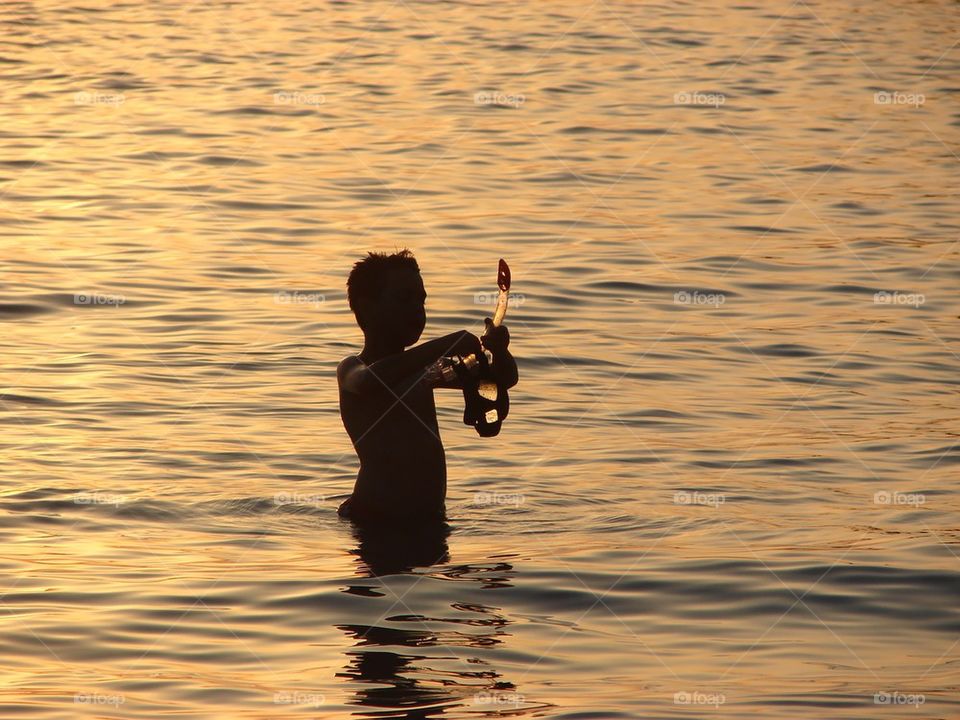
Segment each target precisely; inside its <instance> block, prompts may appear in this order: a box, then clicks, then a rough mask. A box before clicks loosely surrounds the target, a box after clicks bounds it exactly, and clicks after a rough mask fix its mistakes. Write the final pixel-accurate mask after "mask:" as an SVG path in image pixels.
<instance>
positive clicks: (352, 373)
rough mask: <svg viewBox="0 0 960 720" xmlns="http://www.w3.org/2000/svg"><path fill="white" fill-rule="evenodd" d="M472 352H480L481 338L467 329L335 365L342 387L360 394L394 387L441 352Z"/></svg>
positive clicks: (441, 354) (435, 358) (424, 366)
mask: <svg viewBox="0 0 960 720" xmlns="http://www.w3.org/2000/svg"><path fill="white" fill-rule="evenodd" d="M475 352H480V341H479V340H478V339H477V336H476V335H473V334H472V333H470V332H468V331H466V330H460V331H458V332H454V333H450V334H449V335H443V336H442V337H438V338H436V339H434V340H428V341H427V342H425V343H421V344H420V345H417V346H416V347H412V348H410V349H409V350H404V351H403V352H399V353H396V354H395V355H388V356H387V357H385V358H381V359H380V360H377V361H376V362H374V363H371V364H370V365H364V364H363V363H353V364H352V365H349V366H344V365H343V364H341V366H340V367H339V368H337V371H338V372H337V375H338V377H339V379H340V384H341V386H343V388H344V389H346V390H348V391H349V392H354V393H358V394H360V395H363V394H366V393H369V392H377V391H378V390H380V389H382V388H383V387H384V386H387V387H393V386H394V385H396V384H397V383H398V382H400V381H401V380H403V379H404V378H406V377H409V376H410V375H412V374H413V373H416V372H421V371H423V370H424V369H425V368H426V367H427V366H428V365H430V364H431V363H433V362H435V361H436V360H438V359H439V358H440V357H442V356H444V355H449V354H458V355H469V354H470V353H475Z"/></svg>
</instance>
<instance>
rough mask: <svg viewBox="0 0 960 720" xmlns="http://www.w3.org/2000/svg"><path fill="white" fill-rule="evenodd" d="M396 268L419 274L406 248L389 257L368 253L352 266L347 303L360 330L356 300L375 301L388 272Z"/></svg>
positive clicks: (384, 283)
mask: <svg viewBox="0 0 960 720" xmlns="http://www.w3.org/2000/svg"><path fill="white" fill-rule="evenodd" d="M397 268H412V269H413V270H416V271H417V272H420V266H419V265H417V260H416V258H415V257H414V256H413V253H412V252H410V251H409V250H408V249H407V248H404V249H403V250H398V251H397V252H395V253H393V254H391V255H388V254H387V253H385V252H373V251H370V252H368V253H367V256H366V257H365V258H363V259H362V260H357V262H355V263H354V264H353V269H352V270H351V271H350V276H349V277H348V278H347V302H348V303H349V305H350V309H351V310H353V314H354V316H355V317H356V318H357V324H358V325H360V327H361V329H362V328H363V323H361V322H360V316H359V315H357V306H358V303H357V300H358V299H359V298H362V297H365V298H370V299H372V300H376V299H377V298H378V297H380V291H381V290H382V289H383V287H384V285H386V284H387V279H388V275H389V273H390V271H391V270H394V269H397Z"/></svg>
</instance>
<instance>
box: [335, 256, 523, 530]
mask: <svg viewBox="0 0 960 720" xmlns="http://www.w3.org/2000/svg"><path fill="white" fill-rule="evenodd" d="M347 295H348V299H349V302H350V308H351V309H352V310H353V313H354V315H355V316H356V318H357V324H358V325H359V326H360V329H361V330H362V331H363V338H364V344H363V350H362V351H361V352H360V354H359V355H351V356H350V357H348V358H345V359H344V360H343V361H342V362H341V363H340V365H339V366H338V367H337V384H338V386H339V390H340V417H341V419H342V420H343V425H344V427H345V428H346V430H347V434H348V435H349V436H350V440H351V441H352V442H353V446H354V448H355V449H356V451H357V455H358V457H359V458H360V472H359V473H358V474H357V480H356V483H355V484H354V488H353V495H351V497H349V498H348V499H347V500H346V501H345V502H344V503H343V504H342V505H341V506H340V508H339V510H338V512H339V514H340V515H343V516H348V517H351V518H354V519H358V520H360V519H399V520H410V519H413V520H418V519H425V518H443V517H444V516H445V512H446V510H445V499H446V493H447V468H446V458H445V455H444V451H443V443H442V442H441V440H440V428H439V427H438V425H437V409H436V405H435V404H434V401H433V388H434V387H441V388H456V389H459V388H461V387H462V386H461V385H460V383H459V381H458V380H452V381H439V382H434V383H428V382H426V381H425V378H424V374H425V370H426V369H427V367H428V366H430V365H432V364H433V363H434V362H436V361H437V360H438V359H439V358H441V357H443V356H445V355H470V354H479V353H480V352H482V350H481V345H482V346H483V347H485V348H486V349H487V350H489V351H490V353H491V354H492V355H493V373H494V376H495V378H496V380H497V382H498V383H499V384H500V385H502V386H504V387H508V388H509V387H513V386H514V385H516V384H517V364H516V362H515V361H514V359H513V356H512V355H511V354H510V352H509V351H508V350H507V346H508V345H509V343H510V333H509V332H508V330H507V327H506V326H505V325H500V326H499V327H493V325H492V323H491V322H489V321H488V322H487V331H486V333H485V334H484V335H483V337H481V338H477V337H476V336H475V335H473V334H472V333H470V332H468V331H467V330H460V331H458V332H454V333H451V334H449V335H444V336H442V337H439V338H436V339H434V340H429V341H427V342H424V343H421V344H420V345H417V346H416V347H412V348H410V349H409V350H406V349H405V348H406V347H407V346H408V345H412V344H413V343H415V342H417V340H419V339H420V335H421V334H422V333H423V329H424V327H425V326H426V322H427V316H426V312H425V310H424V301H425V300H426V297H427V293H426V291H425V290H424V287H423V280H422V278H421V277H420V268H419V266H418V265H417V261H416V260H415V259H414V257H413V255H412V254H411V253H410V251H409V250H401V251H400V252H397V253H394V254H392V255H386V254H384V253H368V254H367V256H366V257H365V258H364V259H363V260H360V261H358V262H357V263H356V264H355V265H354V266H353V270H352V271H351V272H350V277H349V279H348V280H347Z"/></svg>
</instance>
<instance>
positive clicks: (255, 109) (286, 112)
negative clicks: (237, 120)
mask: <svg viewBox="0 0 960 720" xmlns="http://www.w3.org/2000/svg"><path fill="white" fill-rule="evenodd" d="M281 107H282V108H283V109H280V108H281ZM207 114H208V115H217V116H224V115H229V116H236V117H244V116H253V117H256V116H274V117H302V116H304V115H316V114H317V110H315V109H306V108H301V109H297V108H294V107H289V106H270V107H260V106H259V105H245V106H243V107H238V108H230V109H229V110H211V111H209V112H208V113H207Z"/></svg>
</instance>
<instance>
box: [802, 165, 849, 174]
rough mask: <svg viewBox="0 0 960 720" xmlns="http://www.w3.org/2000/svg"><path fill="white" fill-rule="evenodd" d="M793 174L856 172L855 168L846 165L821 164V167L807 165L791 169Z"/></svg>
mask: <svg viewBox="0 0 960 720" xmlns="http://www.w3.org/2000/svg"><path fill="white" fill-rule="evenodd" d="M790 171H791V172H803V173H820V174H824V173H847V172H856V170H854V169H853V168H850V167H847V166H845V165H839V164H826V163H824V164H821V165H806V166H804V167H796V168H790Z"/></svg>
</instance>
